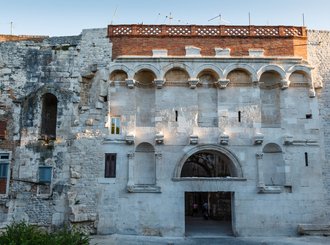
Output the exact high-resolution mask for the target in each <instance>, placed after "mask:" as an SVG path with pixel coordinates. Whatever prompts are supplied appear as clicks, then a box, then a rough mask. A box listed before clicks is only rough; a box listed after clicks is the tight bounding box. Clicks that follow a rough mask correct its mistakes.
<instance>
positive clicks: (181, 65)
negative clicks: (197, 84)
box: [162, 63, 193, 78]
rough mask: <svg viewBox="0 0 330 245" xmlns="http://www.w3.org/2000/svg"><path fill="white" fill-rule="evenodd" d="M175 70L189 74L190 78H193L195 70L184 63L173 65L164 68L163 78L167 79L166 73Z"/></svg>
mask: <svg viewBox="0 0 330 245" xmlns="http://www.w3.org/2000/svg"><path fill="white" fill-rule="evenodd" d="M173 68H177V69H181V70H184V71H185V72H186V73H187V74H188V76H189V78H192V77H193V70H192V69H191V67H190V66H188V65H186V64H183V63H171V64H168V65H166V66H164V67H163V69H162V71H163V73H162V77H163V78H165V75H166V73H167V72H168V71H170V70H172V69H173Z"/></svg>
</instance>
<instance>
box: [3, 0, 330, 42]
mask: <svg viewBox="0 0 330 245" xmlns="http://www.w3.org/2000/svg"><path fill="white" fill-rule="evenodd" d="M249 12H250V16H251V24H252V25H298V26H301V25H302V24H303V17H302V16H303V14H304V17H305V25H306V26H307V27H308V28H309V29H319V30H330V0H314V1H313V0H0V33H2V34H10V32H11V27H10V26H11V24H10V23H11V22H13V25H12V26H13V29H12V31H13V34H18V35H21V34H29V35H31V34H35V35H49V36H67V35H78V34H80V32H81V30H82V29H88V28H104V27H106V26H107V25H108V24H110V23H111V22H112V23H113V24H136V23H144V24H187V23H188V24H204V25H210V24H211V25H217V24H219V23H220V22H219V20H220V18H215V19H213V20H211V21H209V20H210V19H212V18H213V17H216V16H218V15H220V14H221V17H222V20H223V22H222V24H230V25H247V24H248V23H249V18H248V13H249ZM169 16H171V19H170V18H169Z"/></svg>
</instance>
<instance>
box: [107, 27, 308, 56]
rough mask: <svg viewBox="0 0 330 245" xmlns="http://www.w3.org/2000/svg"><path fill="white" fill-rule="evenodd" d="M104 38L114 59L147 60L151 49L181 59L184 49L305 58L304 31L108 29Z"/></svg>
mask: <svg viewBox="0 0 330 245" xmlns="http://www.w3.org/2000/svg"><path fill="white" fill-rule="evenodd" d="M201 30H206V31H204V32H203V33H202V32H201ZM211 31H213V32H212V33H211ZM108 37H109V38H110V41H111V42H112V43H113V52H112V55H113V58H114V59H115V58H117V57H118V56H121V55H143V56H151V55H152V50H153V49H167V50H168V55H170V56H184V55H185V46H195V47H198V48H200V49H201V55H202V56H214V55H215V51H214V48H230V49H231V55H232V56H246V55H248V50H249V49H252V48H254V49H264V55H265V56H298V57H303V58H305V59H306V58H307V32H306V29H305V28H304V27H292V26H166V25H160V26H157V25H153V26H152V25H150V26H148V25H118V26H116V25H115V26H111V25H110V26H108Z"/></svg>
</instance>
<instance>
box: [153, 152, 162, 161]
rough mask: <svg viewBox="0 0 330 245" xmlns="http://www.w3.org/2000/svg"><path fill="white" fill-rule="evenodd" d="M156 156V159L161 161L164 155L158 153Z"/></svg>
mask: <svg viewBox="0 0 330 245" xmlns="http://www.w3.org/2000/svg"><path fill="white" fill-rule="evenodd" d="M155 156H156V158H157V159H158V160H159V159H162V157H163V154H162V153H161V152H156V153H155Z"/></svg>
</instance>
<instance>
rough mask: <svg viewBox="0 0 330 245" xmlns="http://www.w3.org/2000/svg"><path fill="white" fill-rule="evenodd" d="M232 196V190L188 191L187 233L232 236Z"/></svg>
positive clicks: (186, 199) (188, 234) (189, 234)
mask: <svg viewBox="0 0 330 245" xmlns="http://www.w3.org/2000/svg"><path fill="white" fill-rule="evenodd" d="M232 198H233V193H232V192H186V193H185V233H186V235H187V236H205V235H212V236H232V235H233V231H232ZM205 207H206V210H205Z"/></svg>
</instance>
